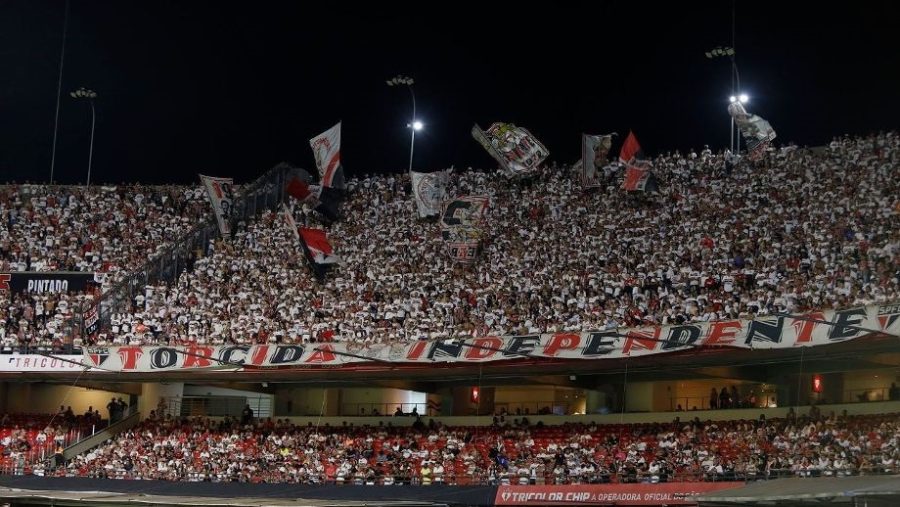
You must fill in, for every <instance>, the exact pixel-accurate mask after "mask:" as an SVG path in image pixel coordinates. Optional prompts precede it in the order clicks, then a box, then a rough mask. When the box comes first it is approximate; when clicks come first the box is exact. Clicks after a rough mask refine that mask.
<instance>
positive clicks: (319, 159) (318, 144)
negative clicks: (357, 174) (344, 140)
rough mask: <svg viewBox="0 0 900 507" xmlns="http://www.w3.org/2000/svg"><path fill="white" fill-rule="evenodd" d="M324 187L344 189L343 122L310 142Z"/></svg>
mask: <svg viewBox="0 0 900 507" xmlns="http://www.w3.org/2000/svg"><path fill="white" fill-rule="evenodd" d="M309 146H310V147H311V148H312V151H313V156H315V157H316V167H318V168H319V176H321V177H322V186H323V187H334V188H344V170H343V168H342V167H341V122H338V123H337V125H335V126H334V127H331V128H330V129H328V130H326V131H325V132H322V133H321V134H319V135H317V136H316V137H314V138H312V139H310V140H309Z"/></svg>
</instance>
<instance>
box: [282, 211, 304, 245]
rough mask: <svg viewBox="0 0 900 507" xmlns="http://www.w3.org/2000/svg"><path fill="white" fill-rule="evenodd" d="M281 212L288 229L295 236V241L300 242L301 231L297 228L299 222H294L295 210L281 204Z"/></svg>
mask: <svg viewBox="0 0 900 507" xmlns="http://www.w3.org/2000/svg"><path fill="white" fill-rule="evenodd" d="M281 212H282V214H283V215H284V220H285V222H287V225H288V229H290V230H291V232H292V233H293V234H294V239H295V240H297V241H300V229H298V228H297V222H296V221H294V208H288V206H287V205H286V204H284V203H282V204H281Z"/></svg>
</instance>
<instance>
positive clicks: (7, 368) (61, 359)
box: [0, 354, 96, 373]
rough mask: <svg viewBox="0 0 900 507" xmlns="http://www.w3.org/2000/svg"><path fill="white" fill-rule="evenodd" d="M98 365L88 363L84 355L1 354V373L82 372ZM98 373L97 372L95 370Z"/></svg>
mask: <svg viewBox="0 0 900 507" xmlns="http://www.w3.org/2000/svg"><path fill="white" fill-rule="evenodd" d="M75 363H82V364H84V365H85V366H87V365H90V364H96V363H94V362H91V361H88V360H86V359H85V357H84V356H83V355H71V354H68V355H59V356H57V355H54V356H53V357H47V356H43V355H40V354H10V355H6V354H0V372H26V371H34V372H42V373H47V372H69V371H72V372H76V373H77V372H80V371H83V370H84V369H85V366H79V365H78V364H75ZM94 371H96V370H94Z"/></svg>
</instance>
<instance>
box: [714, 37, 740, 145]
mask: <svg viewBox="0 0 900 507" xmlns="http://www.w3.org/2000/svg"><path fill="white" fill-rule="evenodd" d="M732 39H733V35H732ZM706 57H707V58H709V59H710V60H713V59H715V58H728V59H729V60H730V61H731V97H729V99H728V100H729V101H730V102H732V103H734V102H736V101H738V100H739V99H740V98H741V97H747V96H746V95H744V94H739V93H738V90H740V89H741V75H740V74H738V68H737V62H736V61H735V58H734V57H735V51H734V47H731V46H718V47H716V48H715V49H712V50H710V51H707V52H706ZM742 103H743V102H742ZM738 139H740V134H738ZM728 143H729V146H730V148H729V149H730V150H731V152H732V153H735V151H734V149H735V146H734V119H732V120H731V135H730V139H729V141H728ZM738 150H740V140H739V141H738Z"/></svg>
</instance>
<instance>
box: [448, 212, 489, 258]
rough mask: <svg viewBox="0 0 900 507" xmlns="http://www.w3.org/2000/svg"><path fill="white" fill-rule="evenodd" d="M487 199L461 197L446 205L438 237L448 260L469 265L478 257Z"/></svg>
mask: <svg viewBox="0 0 900 507" xmlns="http://www.w3.org/2000/svg"><path fill="white" fill-rule="evenodd" d="M489 205H490V198H489V197H487V196H463V197H457V198H456V199H453V200H452V201H450V202H448V203H447V205H446V206H445V207H444V210H443V212H442V213H441V237H442V238H443V240H444V244H445V246H446V247H447V252H448V253H449V255H450V258H451V259H452V260H454V261H457V262H464V263H471V262H474V261H475V258H476V257H477V256H478V250H479V247H480V246H481V240H482V238H483V236H484V231H483V225H484V220H485V215H486V214H487V209H488V206H489Z"/></svg>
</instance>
